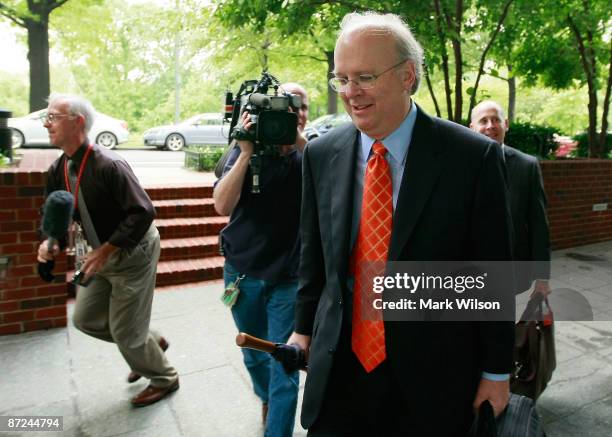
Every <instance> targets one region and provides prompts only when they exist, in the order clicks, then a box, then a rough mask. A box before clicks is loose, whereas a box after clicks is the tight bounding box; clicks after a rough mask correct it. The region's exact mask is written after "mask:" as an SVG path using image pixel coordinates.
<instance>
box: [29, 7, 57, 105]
mask: <svg viewBox="0 0 612 437" xmlns="http://www.w3.org/2000/svg"><path fill="white" fill-rule="evenodd" d="M25 23H26V29H27V30H28V61H29V63H30V112H34V111H38V110H39V109H43V108H46V107H47V97H49V94H50V90H51V85H50V78H49V16H48V15H46V16H41V17H40V20H39V21H35V20H32V19H27V20H25Z"/></svg>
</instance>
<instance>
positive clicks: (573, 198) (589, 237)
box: [541, 159, 612, 250]
mask: <svg viewBox="0 0 612 437" xmlns="http://www.w3.org/2000/svg"><path fill="white" fill-rule="evenodd" d="M541 167H542V176H543V178H544V189H545V190H546V195H547V197H548V220H549V225H550V233H551V244H552V248H553V250H555V249H564V248H568V247H575V246H582V245H585V244H590V243H597V242H599V241H606V240H612V160H595V159H593V160H590V159H589V160H586V159H585V160H558V161H542V162H541ZM594 205H595V206H596V207H597V206H599V207H603V206H606V208H607V209H605V210H603V211H594V210H593V207H594Z"/></svg>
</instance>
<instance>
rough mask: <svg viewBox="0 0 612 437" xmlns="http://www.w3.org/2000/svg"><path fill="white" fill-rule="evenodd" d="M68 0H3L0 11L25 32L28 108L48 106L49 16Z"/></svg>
mask: <svg viewBox="0 0 612 437" xmlns="http://www.w3.org/2000/svg"><path fill="white" fill-rule="evenodd" d="M67 1H68V0H27V1H24V0H12V1H11V0H3V1H0V15H3V16H4V17H6V18H8V19H9V20H11V21H12V22H13V23H15V24H17V25H18V26H20V27H23V28H25V29H26V30H27V32H28V61H29V62H30V111H31V112H33V111H36V110H37V109H41V108H44V107H45V106H47V103H46V98H47V96H48V95H49V89H50V76H49V17H50V15H51V13H52V12H53V11H54V10H55V9H57V8H59V7H60V6H62V5H63V4H65V3H66V2H67Z"/></svg>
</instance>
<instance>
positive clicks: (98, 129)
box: [8, 109, 130, 149]
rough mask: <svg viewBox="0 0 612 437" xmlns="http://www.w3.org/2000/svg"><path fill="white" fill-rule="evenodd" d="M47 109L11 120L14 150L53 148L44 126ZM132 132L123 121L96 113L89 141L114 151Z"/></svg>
mask: <svg viewBox="0 0 612 437" xmlns="http://www.w3.org/2000/svg"><path fill="white" fill-rule="evenodd" d="M46 115H47V110H46V109H41V110H40V111H36V112H32V113H31V114H28V115H26V116H24V117H18V118H9V120H8V126H9V127H10V128H11V129H12V131H13V148H14V149H16V148H18V147H21V146H51V144H50V143H49V134H48V133H47V129H45V126H43V119H44V118H45V117H46ZM129 135H130V132H129V131H128V125H127V123H126V122H125V121H123V120H118V119H116V118H113V117H111V116H109V115H106V114H103V113H101V112H97V113H96V118H95V120H94V124H93V126H92V127H91V130H90V131H89V134H88V136H89V139H90V140H92V141H94V142H95V143H97V144H99V145H101V146H104V147H106V148H107V149H114V148H115V147H116V146H117V144H121V143H124V142H126V141H127V140H128V136H129Z"/></svg>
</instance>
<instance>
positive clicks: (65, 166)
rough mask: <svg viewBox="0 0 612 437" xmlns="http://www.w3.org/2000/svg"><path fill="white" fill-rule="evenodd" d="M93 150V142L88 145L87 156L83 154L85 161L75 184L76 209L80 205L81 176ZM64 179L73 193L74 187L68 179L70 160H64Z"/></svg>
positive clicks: (82, 162) (67, 187)
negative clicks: (72, 187) (71, 186)
mask: <svg viewBox="0 0 612 437" xmlns="http://www.w3.org/2000/svg"><path fill="white" fill-rule="evenodd" d="M92 150H93V144H90V145H89V147H87V151H85V156H83V161H81V167H80V168H79V175H78V176H77V181H76V185H75V186H74V209H78V207H79V185H81V177H82V176H83V170H85V164H87V158H89V154H90V153H91V151H92ZM64 181H65V183H66V189H67V190H68V191H69V192H71V193H72V189H71V188H70V182H69V180H68V160H67V159H65V160H64Z"/></svg>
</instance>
